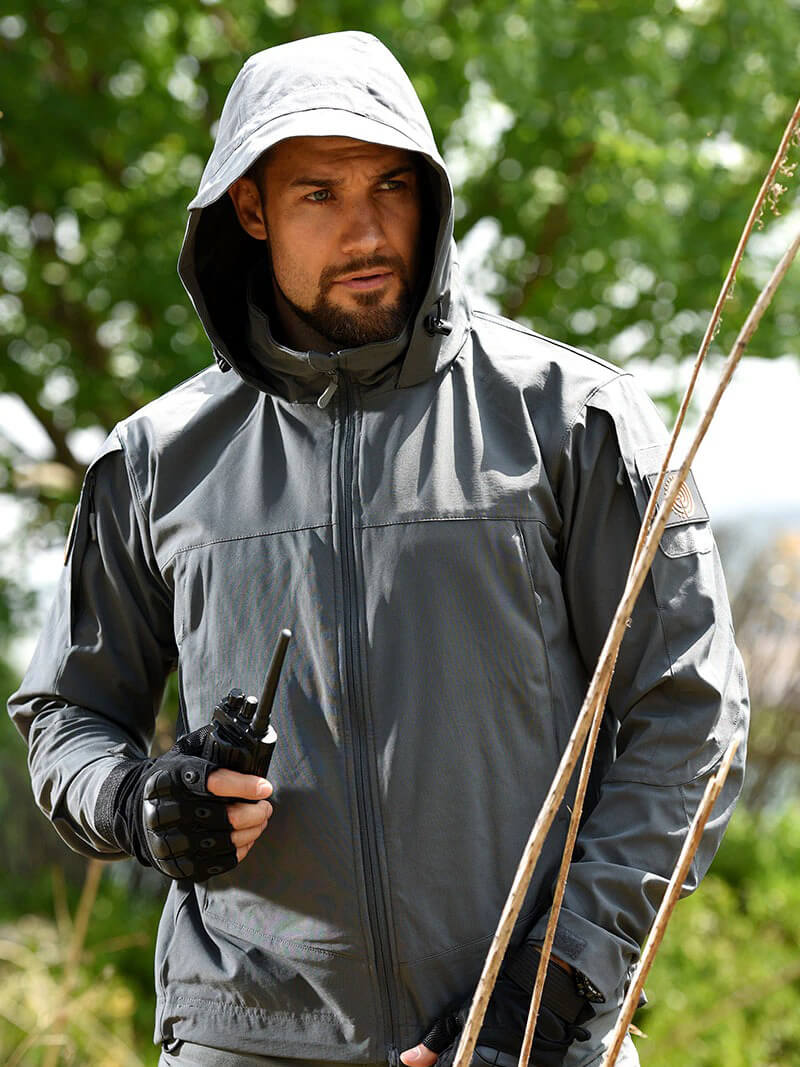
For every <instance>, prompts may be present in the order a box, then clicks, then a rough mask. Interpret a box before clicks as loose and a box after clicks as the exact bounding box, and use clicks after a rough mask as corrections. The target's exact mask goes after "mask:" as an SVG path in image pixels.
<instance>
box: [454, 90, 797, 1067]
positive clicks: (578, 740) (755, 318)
mask: <svg viewBox="0 0 800 1067" xmlns="http://www.w3.org/2000/svg"><path fill="white" fill-rule="evenodd" d="M798 118H800V103H798V106H797V108H796V109H795V112H794V114H793V117H792V121H791V122H790V124H789V126H788V127H787V131H786V133H785V134H784V138H783V140H782V142H781V148H782V149H783V151H780V152H779V156H778V157H776V158H777V159H778V163H779V165H782V163H783V157H784V154H785V147H786V145H788V141H789V138H790V137H791V136H792V134H793V132H794V128H795V126H796V124H797V121H798ZM773 166H775V165H774V164H773ZM776 169H777V168H776ZM770 173H772V170H771V171H770ZM768 178H769V175H768ZM766 184H767V182H766V181H765V185H766ZM767 187H769V186H767ZM762 202H763V201H762ZM757 204H758V201H757ZM755 210H756V208H754V211H755ZM756 214H757V213H756ZM755 217H756V216H754V215H753V212H751V217H750V219H748V225H749V226H750V228H752V222H751V220H752V221H754V220H755ZM746 230H747V227H746ZM748 232H749V231H748ZM743 236H744V235H743ZM799 246H800V236H798V238H797V239H796V240H795V241H794V242H793V243H792V245H791V247H790V248H789V249H788V250H787V252H786V253H785V254H784V256H783V257H782V259H781V261H780V263H779V264H778V267H776V269H775V271H774V272H773V275H772V277H771V278H770V281H769V282H768V283H767V285H766V286H765V288H764V290H763V291H762V293H761V294H760V295H759V298H758V300H757V301H756V304H755V305H754V307H753V308H752V309H751V311H750V314H749V315H748V317H747V319H746V321H745V324H744V326H743V327H742V330H741V331H740V333H739V337H738V338H737V340H736V344H735V345H734V348H733V350H732V352H731V355H730V357H729V359H728V361H727V363H726V365H725V367H724V368H723V373H722V377H721V380H720V382H719V384H718V386H717V389H716V390H715V392H714V396H713V397H712V399H711V402H710V403H709V406H708V408H707V410H706V412H705V414H704V416H703V419H702V420H701V423H700V426H699V427H698V429H697V431H696V433H695V436H694V439H693V441H692V443H691V445H690V447H689V450H688V451H687V455H686V458H685V460H684V462H683V464H682V466H681V468H680V471H679V472H678V474H677V476H676V477H675V478H674V479H673V480H672V481H671V482H670V485H669V488H668V490H667V492H666V494H665V497H664V500H663V502H662V504H661V507H660V508H659V510H658V512H657V514H656V517H655V519H654V521H653V522H652V525H651V526H650V528H649V529H647V527H646V517H645V522H643V527H642V533H641V534H640V538H639V541H637V545H636V549H635V552H634V559H633V563H632V565H631V570H630V573H629V576H628V580H627V582H626V586H625V591H624V592H623V595H622V598H621V600H620V602H619V604H618V605H617V610H616V612H615V614H614V618H613V620H612V622H611V626H610V628H609V631H608V634H607V636H606V640H605V643H604V645H603V649H602V651H601V653H600V657H599V659H598V662H597V667H596V668H595V672H594V675H593V676H592V679H591V681H590V683H589V688H588V690H587V693H586V697H585V698H584V702H583V706H582V708H581V711H580V714H579V715H578V718H577V720H576V722H575V725H574V727H573V730H572V733H571V734H570V738H569V741H568V742H567V746H566V748H565V750H564V754H563V756H562V758H561V762H560V763H559V766H558V769H557V770H556V774H555V776H554V778H553V781H552V783H551V785H550V789H549V790H548V793H547V796H546V797H545V801H544V803H543V805H542V808H541V810H540V812H539V815H538V816H537V819H536V822H535V823H534V826H533V829H532V830H531V834H530V836H529V838H528V842H527V844H526V846H525V849H524V851H523V854H522V858H521V859H520V863H519V866H518V868H517V872H516V874H515V876H514V881H513V883H512V886H511V890H510V892H509V894H508V897H507V899H506V903H505V905H504V907H503V912H502V914H501V916H500V922H499V923H498V927H497V930H496V931H495V935H494V938H493V939H492V944H491V946H490V948H489V952H488V954H487V957H486V961H485V963H484V967H483V971H482V973H481V977H480V979H479V982H478V986H477V989H476V991H475V996H474V997H473V1001H472V1004H471V1006H470V1011H469V1015H468V1018H467V1021H466V1024H465V1026H464V1029H463V1031H462V1034H461V1039H460V1041H459V1045H458V1050H457V1052H456V1057H455V1061H454V1067H467V1064H468V1063H469V1062H470V1060H471V1057H472V1053H473V1051H474V1048H475V1043H476V1041H477V1037H478V1032H479V1031H480V1027H481V1024H482V1023H483V1018H484V1015H485V1014H486V1007H487V1005H488V1003H489V998H490V996H491V994H492V990H493V989H494V985H495V982H496V980H497V975H498V973H499V970H500V966H501V963H502V959H503V956H504V954H505V951H506V949H507V947H508V942H509V940H510V938H511V932H512V929H513V926H514V923H515V921H516V919H517V916H518V915H519V912H520V909H521V907H522V902H523V900H524V897H525V893H526V891H527V888H528V885H529V884H530V879H531V876H532V874H533V870H534V867H535V865H536V862H537V861H538V858H539V855H540V853H541V849H542V845H543V843H544V839H545V837H546V835H547V833H548V831H549V829H550V827H551V825H552V822H553V819H554V818H555V814H556V811H557V810H558V807H559V805H560V803H561V801H562V800H563V797H564V794H565V792H566V788H567V784H568V782H569V779H570V777H571V775H572V772H573V770H574V768H575V765H576V763H577V760H578V756H579V754H580V749H581V747H582V745H583V743H584V741H585V740H586V737H587V734H588V732H589V729H590V726H591V724H592V722H593V720H594V718H595V716H599V715H601V714H602V712H601V709H602V706H603V704H604V701H605V696H606V694H607V692H608V688H609V686H610V684H611V677H612V674H613V670H614V666H615V664H616V659H617V655H618V652H619V648H620V645H621V643H622V638H623V636H624V633H625V629H626V625H627V620H628V618H629V617H630V615H631V612H632V610H633V606H634V604H635V602H636V599H637V597H638V595H639V592H640V591H641V587H642V585H643V584H644V580H645V578H646V576H647V574H648V572H649V570H650V566H651V564H652V562H653V559H654V557H655V554H656V551H657V550H658V544H659V541H660V539H661V535H662V533H663V532H664V529H665V528H666V525H667V522H668V521H669V516H670V513H671V511H672V508H673V505H674V504H675V501H676V499H677V496H678V493H679V492H680V490H681V488H682V486H683V482H684V480H685V478H686V475H687V473H688V471H689V468H690V466H691V463H692V461H693V460H694V457H695V455H696V454H697V449H698V448H699V446H700V443H701V442H702V440H703V438H704V437H705V434H706V431H707V429H708V426H709V424H710V422H711V419H712V418H713V416H714V414H715V412H716V410H717V408H718V406H719V402H720V400H721V398H722V394H723V392H724V390H725V388H726V387H727V385H728V383H729V381H730V378H731V376H732V374H733V371H734V369H735V367H736V365H737V364H738V362H739V359H740V358H741V355H742V353H743V352H744V349H745V347H746V346H747V343H748V342H749V340H750V338H751V337H752V335H753V333H754V332H755V329H756V327H757V326H758V323H759V322H760V321H761V318H762V316H763V314H764V311H765V310H766V308H767V307H768V306H769V303H770V301H771V299H772V296H773V294H774V292H775V290H776V288H777V286H778V284H779V283H780V281H781V279H782V278H783V277H784V275H785V274H786V271H787V270H788V269H789V265H790V264H791V262H792V260H793V259H794V256H795V255H796V253H797V250H798V247H799ZM742 248H743V241H740V242H739V248H738V249H737V256H738V258H739V259H740V258H741V256H740V251H741V249H742ZM735 260H736V257H735ZM731 277H732V276H731ZM723 289H724V287H723ZM718 304H719V301H718ZM668 462H669V453H668V455H667V457H666V458H665V462H664V466H663V467H662V475H661V480H662V481H663V473H664V471H665V470H666V467H667V464H668ZM658 491H660V490H659V487H658V485H657V486H656V489H655V490H654V493H653V496H651V503H652V501H653V498H654V496H655V495H656V493H657V492H658ZM648 510H652V509H650V508H649V509H648ZM590 758H591V757H590Z"/></svg>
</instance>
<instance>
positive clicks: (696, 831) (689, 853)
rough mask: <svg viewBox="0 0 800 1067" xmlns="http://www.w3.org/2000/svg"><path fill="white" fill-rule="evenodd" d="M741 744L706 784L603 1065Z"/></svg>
mask: <svg viewBox="0 0 800 1067" xmlns="http://www.w3.org/2000/svg"><path fill="white" fill-rule="evenodd" d="M738 747H739V739H738V738H734V739H733V741H732V742H731V743H730V745H728V748H727V751H726V752H725V756H724V758H723V760H722V763H721V764H720V768H719V770H718V771H717V773H716V774H715V775H714V776H713V777H712V778H711V779H710V780H709V782H708V785H707V786H706V790H705V793H704V794H703V799H702V800H701V801H700V805H699V807H698V809H697V811H696V813H695V817H694V819H693V820H692V824H691V827H690V828H689V833H688V835H687V837H686V840H685V841H684V843H683V848H682V849H681V853H680V856H679V857H678V862H677V864H676V865H675V870H674V871H673V872H672V877H671V878H670V880H669V885H668V886H667V891H666V893H665V894H664V898H663V900H662V901H661V906H660V907H659V909H658V914H657V915H656V919H655V922H654V923H653V927H652V929H651V931H650V936H649V937H648V939H647V944H646V945H645V949H644V952H643V953H642V955H641V958H640V960H639V963H638V966H637V967H636V971H635V972H634V976H633V980H632V981H631V984H630V987H629V988H628V992H627V993H626V995H625V1000H624V1001H623V1004H622V1010H621V1011H620V1013H619V1017H618V1018H617V1025H616V1026H615V1027H614V1032H613V1034H612V1035H611V1043H610V1044H609V1047H608V1052H607V1053H606V1055H605V1058H604V1059H603V1062H602V1064H601V1067H614V1064H615V1063H616V1062H617V1056H618V1055H619V1053H620V1049H621V1048H622V1042H623V1041H624V1040H625V1035H626V1034H627V1032H628V1027H629V1026H630V1024H631V1020H632V1019H633V1014H634V1012H635V1011H636V1008H637V1006H638V1004H639V997H640V995H641V992H642V989H643V988H644V983H645V979H646V978H647V975H648V974H649V973H650V968H651V967H652V965H653V960H654V959H655V955H656V952H658V949H659V946H660V944H661V942H662V940H663V938H664V933H665V931H666V929H667V923H668V922H669V920H670V917H671V916H672V913H673V911H674V910H675V905H676V904H677V903H678V899H679V898H680V895H681V891H682V889H683V884H684V882H685V881H686V875H687V874H688V873H689V867H690V866H691V864H692V860H693V859H694V856H695V853H696V852H697V849H698V847H699V845H700V838H701V837H702V835H703V830H704V829H705V825H706V823H707V822H708V817H709V816H710V814H711V809H712V808H713V807H714V804H715V802H716V799H717V797H718V796H719V794H720V793H721V792H722V787H723V785H724V784H725V780H726V778H727V777H728V772H729V771H730V769H731V764H732V762H733V757H734V756H735V755H736V750H737V748H738Z"/></svg>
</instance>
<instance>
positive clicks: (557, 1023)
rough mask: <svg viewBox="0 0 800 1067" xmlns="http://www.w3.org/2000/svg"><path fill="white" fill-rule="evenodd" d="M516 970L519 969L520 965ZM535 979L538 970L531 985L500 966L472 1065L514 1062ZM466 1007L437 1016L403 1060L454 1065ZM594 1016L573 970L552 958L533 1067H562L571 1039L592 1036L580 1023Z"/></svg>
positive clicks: (421, 1065)
mask: <svg viewBox="0 0 800 1067" xmlns="http://www.w3.org/2000/svg"><path fill="white" fill-rule="evenodd" d="M514 970H515V972H518V971H519V968H515V969H514ZM526 978H527V976H526ZM534 980H535V969H534V973H531V974H530V986H529V988H528V989H524V988H523V987H522V986H521V985H519V984H518V983H517V982H516V981H515V980H514V978H512V977H511V975H510V974H509V973H508V972H507V971H506V970H501V972H500V974H499V975H498V978H497V983H496V984H495V987H494V992H493V993H492V996H491V998H490V1000H489V1004H488V1007H487V1009H486V1015H485V1016H484V1020H483V1025H482V1027H481V1029H480V1033H479V1034H478V1040H477V1042H476V1045H475V1051H474V1053H473V1055H472V1061H471V1064H472V1067H486V1065H487V1064H490V1065H493V1067H494V1065H496V1067H516V1064H517V1062H518V1061H519V1053H520V1049H521V1048H522V1039H523V1037H524V1036H525V1024H526V1023H527V1021H528V1010H529V1008H530V1003H531V993H532V992H533V983H534ZM526 984H527V982H526ZM468 1011H469V1004H466V1005H463V1006H462V1007H461V1008H460V1009H459V1010H458V1011H456V1012H452V1013H450V1014H449V1015H446V1016H444V1017H443V1018H441V1019H439V1020H437V1022H436V1023H435V1024H434V1026H433V1027H432V1028H431V1030H429V1031H428V1033H427V1034H426V1035H425V1037H424V1038H423V1039H422V1042H421V1044H420V1045H417V1047H416V1048H415V1049H411V1050H407V1051H406V1052H404V1053H402V1055H401V1057H400V1058H401V1060H402V1062H403V1063H407V1064H410V1065H412V1067H415V1065H416V1067H432V1064H434V1063H435V1064H436V1067H451V1064H452V1063H453V1061H454V1059H455V1054H456V1050H457V1048H458V1042H459V1039H460V1037H461V1031H462V1029H463V1027H464V1023H465V1022H466V1019H467V1013H468ZM593 1016H594V1009H593V1008H592V1006H591V1004H590V1003H589V1001H588V1000H586V999H585V997H582V996H580V994H579V993H578V991H577V989H576V987H575V980H574V977H573V976H572V974H570V973H569V972H568V971H566V970H565V969H564V968H563V967H561V966H559V964H558V963H556V962H555V961H554V960H553V959H551V960H550V962H549V963H548V966H547V977H546V978H545V983H544V989H543V990H542V1002H541V1006H540V1008H539V1015H538V1018H537V1020H536V1029H535V1031H534V1035H533V1046H532V1049H531V1059H530V1060H529V1064H530V1067H561V1065H562V1064H563V1062H564V1059H565V1057H566V1055H567V1051H568V1049H569V1047H570V1045H571V1044H572V1042H573V1041H585V1040H586V1039H587V1038H588V1037H589V1033H588V1031H587V1030H585V1029H584V1028H583V1026H581V1025H580V1024H581V1023H585V1022H588V1021H589V1020H590V1019H591V1018H592V1017H593ZM415 1053H416V1055H414V1054H415Z"/></svg>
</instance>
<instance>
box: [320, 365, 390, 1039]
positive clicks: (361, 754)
mask: <svg viewBox="0 0 800 1067" xmlns="http://www.w3.org/2000/svg"><path fill="white" fill-rule="evenodd" d="M336 384H337V385H339V386H340V387H341V388H340V393H339V397H340V412H341V424H342V431H343V435H344V443H343V444H342V445H341V446H340V450H339V464H338V472H339V492H338V498H339V515H340V527H339V528H340V540H341V546H342V588H343V593H344V596H343V608H344V610H343V618H344V635H345V639H344V647H345V670H344V673H345V692H346V696H347V709H348V713H349V717H350V723H351V736H352V738H353V764H354V770H355V779H356V780H355V794H356V806H357V810H358V820H359V832H360V839H361V855H362V861H363V868H364V887H365V890H366V897H367V914H368V917H369V925H370V932H371V934H372V940H373V944H374V945H375V962H376V965H377V972H378V987H379V992H380V999H381V1004H382V1008H383V1011H384V1016H385V1019H384V1021H385V1022H388V1024H389V1033H390V1035H391V1042H392V1044H391V1048H390V1054H391V1053H394V1052H395V1051H396V1037H397V1035H396V1029H395V1019H394V1011H393V1008H392V995H391V974H392V968H391V958H392V955H391V945H390V940H389V934H388V929H389V925H388V919H387V915H386V909H385V907H384V903H383V902H384V887H383V879H382V877H381V866H380V857H379V848H378V842H377V840H376V836H375V833H374V830H373V826H374V821H373V819H372V818H371V817H370V813H371V812H373V811H378V810H379V807H378V804H377V801H376V797H375V795H374V790H373V788H372V780H371V777H370V774H369V754H368V751H367V745H366V736H367V730H366V725H367V724H366V722H364V719H365V711H364V699H363V691H364V687H363V684H362V678H361V671H360V668H359V663H360V655H359V650H360V647H361V642H360V637H359V612H358V589H357V582H356V532H355V528H354V526H353V497H352V494H353V484H354V468H355V449H356V433H355V425H356V417H355V412H354V409H353V398H352V387H351V385H350V382H349V381H348V380H347V378H346V376H345V375H340V376H339V379H338V381H337V383H336ZM329 388H330V387H329Z"/></svg>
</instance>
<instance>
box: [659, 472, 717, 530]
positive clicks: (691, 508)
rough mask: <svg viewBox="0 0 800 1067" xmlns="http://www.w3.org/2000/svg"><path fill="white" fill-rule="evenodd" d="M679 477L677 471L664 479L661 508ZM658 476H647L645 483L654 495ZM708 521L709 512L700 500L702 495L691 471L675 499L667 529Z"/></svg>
mask: <svg viewBox="0 0 800 1067" xmlns="http://www.w3.org/2000/svg"><path fill="white" fill-rule="evenodd" d="M677 476H678V472H677V471H667V474H666V476H665V478H664V484H663V485H662V486H661V493H660V494H659V507H660V506H661V504H662V502H663V500H664V497H665V496H666V495H667V493H668V492H669V490H670V487H671V486H672V483H673V482H674V481H675V479H676V478H677ZM657 478H658V474H657V473H656V474H647V475H645V481H646V482H647V488H648V490H649V491H650V492H651V493H652V491H653V486H654V485H655V484H656V480H657ZM707 519H708V512H707V511H706V509H705V506H704V504H703V501H702V500H701V499H700V493H699V492H698V490H697V486H696V485H695V481H694V475H693V474H692V472H691V471H689V473H688V474H687V475H686V480H685V481H684V483H683V485H682V486H681V487H680V489H679V490H678V495H677V497H676V498H675V503H674V504H673V505H672V511H671V512H670V516H669V520H668V522H667V527H670V526H681V525H683V524H684V523H687V522H703V521H704V520H707Z"/></svg>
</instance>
